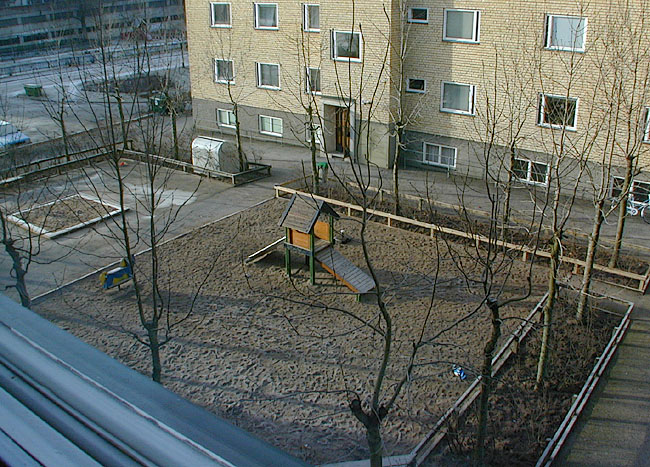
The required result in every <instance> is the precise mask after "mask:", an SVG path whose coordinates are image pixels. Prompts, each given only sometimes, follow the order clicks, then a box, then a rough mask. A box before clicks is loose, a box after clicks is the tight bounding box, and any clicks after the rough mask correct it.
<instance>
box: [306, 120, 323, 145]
mask: <svg viewBox="0 0 650 467" xmlns="http://www.w3.org/2000/svg"><path fill="white" fill-rule="evenodd" d="M314 136H315V137H316V138H315V139H316V144H320V145H321V146H322V139H323V138H322V136H323V133H322V131H321V128H320V126H314ZM305 141H306V142H308V143H311V128H310V125H309V122H306V123H305Z"/></svg>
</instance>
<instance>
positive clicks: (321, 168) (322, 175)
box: [316, 162, 328, 182]
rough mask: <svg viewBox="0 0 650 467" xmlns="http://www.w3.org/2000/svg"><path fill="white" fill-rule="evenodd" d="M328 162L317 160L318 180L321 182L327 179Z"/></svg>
mask: <svg viewBox="0 0 650 467" xmlns="http://www.w3.org/2000/svg"><path fill="white" fill-rule="evenodd" d="M327 168H328V165H327V162H316V170H318V180H319V181H321V182H325V181H327Z"/></svg>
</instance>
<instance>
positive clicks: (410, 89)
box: [406, 78, 427, 94]
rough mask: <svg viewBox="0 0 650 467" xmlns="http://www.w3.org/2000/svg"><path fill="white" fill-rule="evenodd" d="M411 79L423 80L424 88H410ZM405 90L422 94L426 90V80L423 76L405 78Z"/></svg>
mask: <svg viewBox="0 0 650 467" xmlns="http://www.w3.org/2000/svg"><path fill="white" fill-rule="evenodd" d="M411 80H414V81H422V82H424V89H417V88H412V87H411ZM406 92H415V93H418V94H424V93H425V92H427V80H426V79H424V78H406Z"/></svg>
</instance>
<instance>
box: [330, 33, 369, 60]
mask: <svg viewBox="0 0 650 467" xmlns="http://www.w3.org/2000/svg"><path fill="white" fill-rule="evenodd" d="M337 34H352V35H353V36H359V57H358V58H355V57H340V56H339V55H338V54H337V48H336V35H337ZM332 60H335V61H337V62H356V63H361V62H362V61H363V37H362V35H361V32H360V31H339V30H332Z"/></svg>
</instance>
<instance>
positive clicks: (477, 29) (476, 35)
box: [442, 8, 481, 44]
mask: <svg viewBox="0 0 650 467" xmlns="http://www.w3.org/2000/svg"><path fill="white" fill-rule="evenodd" d="M449 12H461V13H474V27H473V28H472V38H471V39H465V38H462V37H461V38H458V37H448V36H447V13H449ZM442 40H443V41H446V42H462V43H465V44H478V43H480V41H481V12H480V10H465V9H461V8H445V9H444V13H443V24H442Z"/></svg>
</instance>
